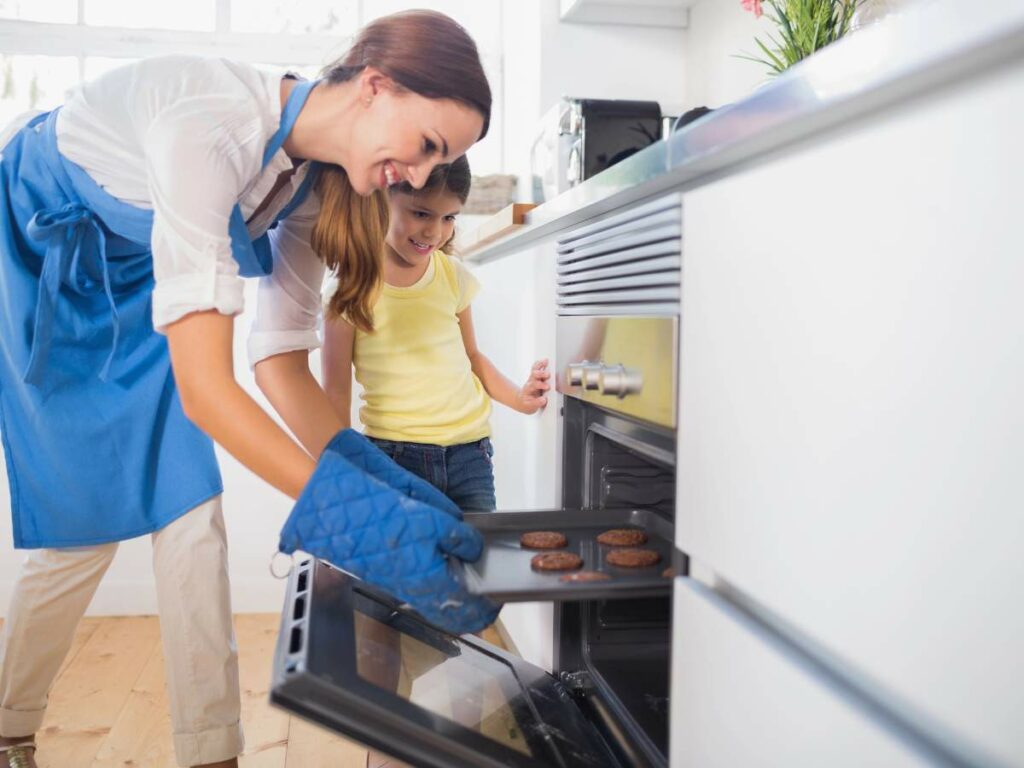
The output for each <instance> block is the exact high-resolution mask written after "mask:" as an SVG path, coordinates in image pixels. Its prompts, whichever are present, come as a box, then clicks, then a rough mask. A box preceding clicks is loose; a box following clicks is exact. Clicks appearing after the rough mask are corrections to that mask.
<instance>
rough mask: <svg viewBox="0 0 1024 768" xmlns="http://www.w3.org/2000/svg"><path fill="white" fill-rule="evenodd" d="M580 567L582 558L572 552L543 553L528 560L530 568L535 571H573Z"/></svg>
mask: <svg viewBox="0 0 1024 768" xmlns="http://www.w3.org/2000/svg"><path fill="white" fill-rule="evenodd" d="M582 565H583V558H582V557H580V556H579V555H574V554H573V553H572V552H545V553H544V554H542V555H534V556H533V559H531V560H530V567H531V568H533V570H535V571H575V570H576V569H577V568H580V567H581V566H582Z"/></svg>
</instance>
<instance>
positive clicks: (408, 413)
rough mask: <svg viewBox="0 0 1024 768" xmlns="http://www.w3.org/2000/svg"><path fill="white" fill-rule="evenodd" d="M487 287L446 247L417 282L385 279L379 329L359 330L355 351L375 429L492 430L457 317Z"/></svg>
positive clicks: (382, 434)
mask: <svg viewBox="0 0 1024 768" xmlns="http://www.w3.org/2000/svg"><path fill="white" fill-rule="evenodd" d="M479 289H480V284H479V283H478V282H477V280H476V278H475V277H473V275H472V274H470V272H469V270H467V269H466V268H465V267H464V266H463V265H462V263H461V262H460V261H459V260H458V259H455V258H452V257H450V256H448V255H447V254H445V253H443V252H442V251H435V252H434V253H433V255H432V256H431V257H430V264H429V265H428V267H427V271H426V273H425V274H424V275H423V277H422V278H421V279H420V280H419V281H418V282H417V283H416V284H415V285H412V286H409V287H408V288H397V287H395V286H392V285H388V284H386V283H385V284H384V286H383V288H382V290H381V295H380V297H379V298H378V299H377V303H376V304H375V305H374V307H373V326H374V330H373V332H372V333H364V332H363V331H359V330H357V331H356V338H355V348H354V349H353V355H352V362H353V363H354V365H355V375H356V381H358V382H359V383H360V384H361V385H362V387H363V392H362V395H361V397H362V399H363V403H364V404H363V406H362V407H361V408H360V409H359V417H360V420H361V421H362V422H363V426H364V427H365V431H366V434H367V435H369V436H370V437H376V438H379V439H382V440H402V441H406V442H412V443H431V444H433V445H456V444H458V443H469V442H473V441H474V440H480V439H481V438H484V437H488V436H489V435H490V434H491V428H490V424H489V423H488V418H489V417H490V415H491V400H490V398H489V397H488V396H487V392H486V391H484V387H483V384H481V383H480V379H478V378H477V377H476V375H475V374H474V373H473V369H472V367H471V366H470V363H469V357H468V356H467V355H466V348H465V346H464V345H463V343H462V332H461V331H460V329H459V319H458V317H456V315H457V313H459V312H461V311H463V310H464V309H465V308H466V307H468V306H469V304H470V302H471V301H472V300H473V297H474V296H475V295H476V293H477V291H478V290H479Z"/></svg>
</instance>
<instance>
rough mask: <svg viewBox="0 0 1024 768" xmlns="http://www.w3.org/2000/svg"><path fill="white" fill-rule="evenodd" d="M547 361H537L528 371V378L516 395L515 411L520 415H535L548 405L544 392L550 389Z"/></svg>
mask: <svg viewBox="0 0 1024 768" xmlns="http://www.w3.org/2000/svg"><path fill="white" fill-rule="evenodd" d="M550 378H551V374H550V373H549V372H548V361H547V360H538V361H537V362H535V363H534V364H533V367H532V368H531V369H530V378H528V379H527V380H526V383H525V384H523V386H522V388H521V389H520V390H519V392H518V393H517V394H516V410H517V411H519V412H520V413H536V412H537V411H539V410H540V409H541V408H543V407H544V406H545V405H547V404H548V398H547V396H545V394H544V393H545V392H547V391H548V390H549V389H551V384H550V383H549V379H550Z"/></svg>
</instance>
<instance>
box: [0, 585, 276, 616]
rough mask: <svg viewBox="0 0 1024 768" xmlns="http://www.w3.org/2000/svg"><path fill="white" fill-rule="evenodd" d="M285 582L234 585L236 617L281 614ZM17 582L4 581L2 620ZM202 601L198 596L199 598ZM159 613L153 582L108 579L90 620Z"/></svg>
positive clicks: (91, 607)
mask: <svg viewBox="0 0 1024 768" xmlns="http://www.w3.org/2000/svg"><path fill="white" fill-rule="evenodd" d="M286 583H287V582H285V581H276V580H274V579H269V578H261V579H253V580H251V581H248V580H234V581H232V582H231V610H232V612H233V613H280V612H281V607H282V606H283V605H284V593H285V585H286ZM13 590H14V580H13V579H11V580H7V581H0V618H2V617H5V616H6V615H7V610H8V606H9V605H10V603H11V593H12V592H13ZM196 597H197V599H198V597H199V596H198V595H197V596H196ZM156 612H157V606H156V588H155V586H154V584H153V581H152V580H148V581H143V580H138V581H120V580H111V579H105V580H104V581H103V583H102V584H100V587H99V589H98V590H96V595H95V596H94V597H93V599H92V602H91V603H90V604H89V608H88V609H87V610H86V612H85V615H86V616H151V615H155V614H156Z"/></svg>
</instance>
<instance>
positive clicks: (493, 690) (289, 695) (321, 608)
mask: <svg viewBox="0 0 1024 768" xmlns="http://www.w3.org/2000/svg"><path fill="white" fill-rule="evenodd" d="M271 701H272V702H274V703H275V704H276V705H278V706H279V707H282V708H284V709H286V710H288V711H290V712H292V713H294V714H297V715H299V716H301V717H304V718H306V719H308V720H311V721H313V722H315V723H318V724H320V725H323V726H325V727H327V728H329V729H331V730H334V731H337V732H338V733H341V734H343V735H345V736H348V737H350V738H352V739H355V740H356V741H359V742H361V743H363V744H367V745H369V746H372V747H375V748H377V749H379V750H381V751H383V752H385V753H388V754H390V755H392V756H393V757H396V758H398V759H400V760H404V761H406V762H409V763H411V764H413V765H416V766H436V767H437V768H449V767H450V766H453V765H460V766H495V767H496V766H524V767H526V766H538V767H539V766H580V767H581V768H586V767H587V766H615V765H617V763H616V762H615V760H614V759H613V757H612V756H611V754H610V752H609V751H608V750H607V748H606V747H605V746H604V743H603V742H602V741H601V738H600V736H599V735H598V733H597V731H596V729H595V728H594V727H593V725H592V724H591V723H590V722H589V721H588V720H587V719H586V718H585V717H584V716H583V714H582V712H581V711H580V710H579V709H578V708H577V706H576V704H575V703H574V701H573V700H572V699H571V698H570V696H569V695H568V693H567V692H566V691H565V689H564V687H563V686H562V685H561V683H559V681H558V680H557V679H556V678H554V677H552V676H551V675H550V674H548V673H547V672H545V671H544V670H542V669H540V668H538V667H534V666H533V665H530V664H527V663H525V662H523V661H522V660H521V659H518V658H516V657H514V656H511V655H509V654H507V653H505V652H504V651H502V650H501V649H498V648H496V647H494V646H492V645H490V644H488V643H486V642H484V641H482V640H479V639H478V638H476V637H474V636H472V635H466V636H464V637H458V636H453V635H449V634H446V633H444V632H441V631H439V630H436V629H434V628H433V627H431V626H430V625H429V624H426V623H425V622H423V621H421V620H419V619H417V618H416V617H414V616H412V615H410V614H409V613H406V612H403V611H398V610H396V609H395V607H394V605H393V604H392V603H390V602H389V601H388V600H387V599H386V598H383V597H380V596H378V595H376V594H374V593H372V592H370V591H368V590H367V589H366V588H365V586H364V585H362V584H361V583H359V582H357V581H355V580H354V579H352V578H351V577H350V576H348V575H347V574H345V573H342V572H341V571H337V570H335V569H333V568H331V567H329V566H327V565H324V564H322V563H320V562H318V561H315V560H312V559H311V560H307V561H305V562H303V563H302V564H301V565H298V566H297V567H296V568H295V569H294V570H293V572H292V574H291V577H290V581H289V587H288V597H287V600H286V603H285V610H284V615H283V617H282V624H281V634H280V636H279V638H278V647H277V652H276V655H275V660H274V682H273V686H272V689H271Z"/></svg>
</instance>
